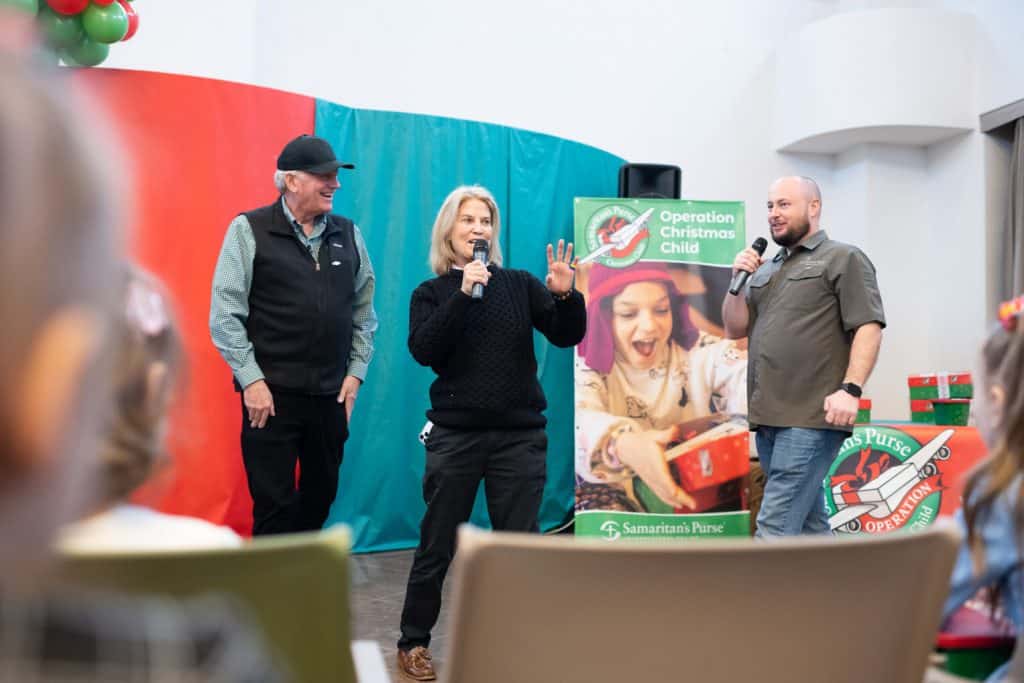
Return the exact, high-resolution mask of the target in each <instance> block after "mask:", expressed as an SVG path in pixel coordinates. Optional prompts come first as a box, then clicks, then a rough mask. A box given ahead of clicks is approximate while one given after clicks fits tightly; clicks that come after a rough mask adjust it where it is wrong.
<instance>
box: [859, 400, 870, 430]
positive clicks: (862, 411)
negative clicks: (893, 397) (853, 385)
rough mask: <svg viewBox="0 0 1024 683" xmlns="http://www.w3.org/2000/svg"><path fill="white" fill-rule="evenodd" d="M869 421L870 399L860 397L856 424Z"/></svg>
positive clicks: (863, 423) (864, 423)
mask: <svg viewBox="0 0 1024 683" xmlns="http://www.w3.org/2000/svg"><path fill="white" fill-rule="evenodd" d="M869 422H871V399H870V398H862V399H860V404H859V405H858V406H857V424H859V425H866V424H867V423H869Z"/></svg>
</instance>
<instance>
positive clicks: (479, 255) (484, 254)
mask: <svg viewBox="0 0 1024 683" xmlns="http://www.w3.org/2000/svg"><path fill="white" fill-rule="evenodd" d="M490 251H491V245H490V244H489V243H488V242H487V240H474V241H473V260H474V261H483V263H484V265H485V266H486V265H487V258H488V256H489V255H490ZM761 251H764V250H763V249H762V250H761ZM471 296H472V298H474V299H483V298H484V285H483V283H481V282H477V283H475V284H474V285H473V293H472V294H471Z"/></svg>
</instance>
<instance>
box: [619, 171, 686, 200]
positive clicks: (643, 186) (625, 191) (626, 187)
mask: <svg viewBox="0 0 1024 683" xmlns="http://www.w3.org/2000/svg"><path fill="white" fill-rule="evenodd" d="M682 184H683V170H682V169H681V168H679V167H678V166H666V165H665V164H623V165H622V167H621V168H620V169H619V196H620V197H635V198H647V199H679V198H680V196H681V195H680V192H681V191H682Z"/></svg>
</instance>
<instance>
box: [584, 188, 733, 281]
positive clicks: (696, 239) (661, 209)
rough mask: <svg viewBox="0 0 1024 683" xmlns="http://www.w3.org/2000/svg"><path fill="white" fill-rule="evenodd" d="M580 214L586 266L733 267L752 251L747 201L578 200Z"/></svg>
mask: <svg viewBox="0 0 1024 683" xmlns="http://www.w3.org/2000/svg"><path fill="white" fill-rule="evenodd" d="M575 209H576V212H575V215H576V220H575V226H576V249H577V255H578V257H579V260H580V262H581V263H588V262H591V261H594V262H598V263H602V264H604V265H606V266H610V267H612V268H623V267H625V266H629V265H631V264H633V263H636V262H637V261H671V262H675V263H690V264H698V265H705V266H731V265H732V261H733V259H734V258H735V257H736V254H737V253H738V252H740V251H742V250H743V248H744V247H745V246H746V244H745V242H746V234H747V229H746V225H745V221H744V215H745V214H744V210H743V202H705V201H693V200H675V199H672V200H670V199H593V198H577V199H576V204H575Z"/></svg>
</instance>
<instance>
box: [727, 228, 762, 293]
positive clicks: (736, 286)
mask: <svg viewBox="0 0 1024 683" xmlns="http://www.w3.org/2000/svg"><path fill="white" fill-rule="evenodd" d="M750 248H751V249H753V250H754V251H756V252H757V255H758V256H760V255H761V254H763V253H764V250H765V249H767V248H768V240H766V239H765V238H763V237H758V238H757V239H756V240H754V243H753V244H751V245H750ZM748 277H750V273H749V272H747V271H745V270H741V271H739V272H738V273H736V274H735V275H733V276H732V282H730V283H729V293H730V294H732V295H733V296H736V295H737V294H739V293H740V290H741V289H743V285H745V284H747V278H748Z"/></svg>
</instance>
